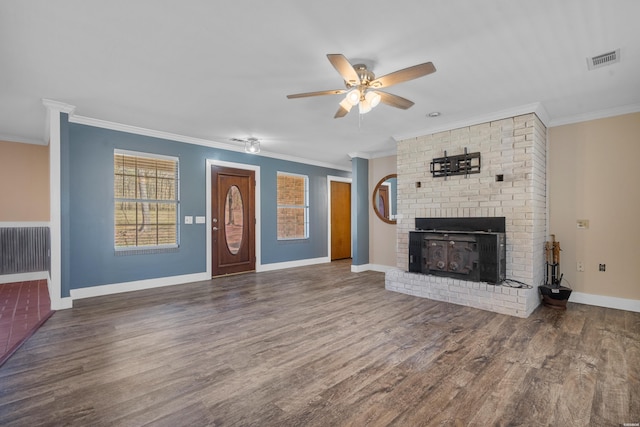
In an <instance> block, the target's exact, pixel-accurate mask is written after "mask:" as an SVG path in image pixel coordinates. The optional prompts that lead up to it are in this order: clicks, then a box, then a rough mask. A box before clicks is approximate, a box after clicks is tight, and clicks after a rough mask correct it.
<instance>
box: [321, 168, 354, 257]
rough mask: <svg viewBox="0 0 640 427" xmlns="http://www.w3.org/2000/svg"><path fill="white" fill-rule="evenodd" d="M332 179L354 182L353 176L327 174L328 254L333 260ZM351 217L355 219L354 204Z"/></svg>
mask: <svg viewBox="0 0 640 427" xmlns="http://www.w3.org/2000/svg"><path fill="white" fill-rule="evenodd" d="M331 181H338V182H347V183H349V184H351V183H352V182H351V178H345V177H343V176H333V175H327V206H328V209H327V255H328V258H329V260H331ZM351 190H353V188H352V189H351ZM351 218H352V220H353V206H351ZM351 256H352V257H353V234H352V235H351Z"/></svg>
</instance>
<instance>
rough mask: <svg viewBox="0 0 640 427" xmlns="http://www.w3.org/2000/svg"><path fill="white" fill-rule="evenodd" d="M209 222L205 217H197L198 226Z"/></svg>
mask: <svg viewBox="0 0 640 427" xmlns="http://www.w3.org/2000/svg"><path fill="white" fill-rule="evenodd" d="M206 222H207V218H205V217H203V216H197V217H196V224H205V223H206Z"/></svg>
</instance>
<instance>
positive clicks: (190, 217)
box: [184, 216, 193, 224]
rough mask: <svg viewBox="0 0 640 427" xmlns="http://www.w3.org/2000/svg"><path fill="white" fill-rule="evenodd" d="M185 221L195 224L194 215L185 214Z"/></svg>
mask: <svg viewBox="0 0 640 427" xmlns="http://www.w3.org/2000/svg"><path fill="white" fill-rule="evenodd" d="M184 223H185V224H193V217H192V216H185V217H184Z"/></svg>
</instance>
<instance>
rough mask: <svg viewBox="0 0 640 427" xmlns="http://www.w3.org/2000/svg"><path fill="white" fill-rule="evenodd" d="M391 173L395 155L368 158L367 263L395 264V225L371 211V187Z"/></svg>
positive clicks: (393, 167)
mask: <svg viewBox="0 0 640 427" xmlns="http://www.w3.org/2000/svg"><path fill="white" fill-rule="evenodd" d="M392 173H396V156H389V157H381V158H378V159H371V160H369V263H370V264H376V265H381V266H389V267H393V266H395V264H396V226H395V224H387V223H386V222H384V221H382V220H381V219H380V218H378V216H377V215H376V213H375V212H374V211H373V189H374V188H375V186H376V184H377V183H378V181H380V180H381V179H382V178H384V177H385V176H387V175H389V174H392Z"/></svg>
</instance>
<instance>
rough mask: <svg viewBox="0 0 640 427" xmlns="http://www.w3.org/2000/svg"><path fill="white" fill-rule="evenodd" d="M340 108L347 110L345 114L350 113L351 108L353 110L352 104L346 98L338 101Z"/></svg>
mask: <svg viewBox="0 0 640 427" xmlns="http://www.w3.org/2000/svg"><path fill="white" fill-rule="evenodd" d="M340 106H341V107H342V108H344V109H345V110H347V112H349V111H351V108H353V104H352V103H351V101H350V100H349V99H348V98H345V99H343V100H342V101H340Z"/></svg>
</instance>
